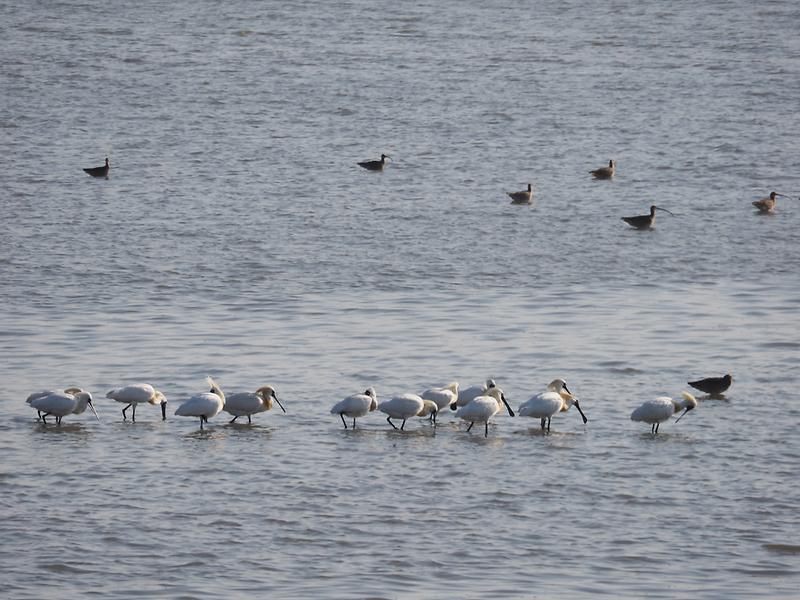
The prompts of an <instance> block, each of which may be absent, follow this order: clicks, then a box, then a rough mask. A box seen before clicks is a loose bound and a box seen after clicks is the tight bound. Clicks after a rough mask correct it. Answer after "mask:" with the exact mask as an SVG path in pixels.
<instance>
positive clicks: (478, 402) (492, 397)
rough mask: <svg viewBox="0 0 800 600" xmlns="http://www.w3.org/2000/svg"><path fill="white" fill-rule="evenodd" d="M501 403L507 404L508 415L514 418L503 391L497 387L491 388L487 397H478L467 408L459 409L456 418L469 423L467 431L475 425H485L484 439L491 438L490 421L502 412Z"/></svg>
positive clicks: (487, 391)
mask: <svg viewBox="0 0 800 600" xmlns="http://www.w3.org/2000/svg"><path fill="white" fill-rule="evenodd" d="M500 402H502V403H503V404H505V407H506V409H507V410H508V414H509V415H510V416H512V417H513V416H514V411H513V410H511V407H510V406H509V405H508V402H507V401H506V397H505V395H504V394H503V390H501V389H500V388H499V387H497V386H495V387H492V388H489V389H488V390H486V394H485V395H483V396H478V397H477V398H475V399H474V400H472V402H470V403H469V404H467V405H466V406H462V407H461V408H460V409H458V412H457V413H456V416H457V417H460V418H461V419H464V420H465V421H469V427H467V431H469V430H471V429H472V426H473V425H475V423H483V424H484V432H483V437H489V419H491V418H492V417H493V416H495V414H497V413H498V412H499V411H500Z"/></svg>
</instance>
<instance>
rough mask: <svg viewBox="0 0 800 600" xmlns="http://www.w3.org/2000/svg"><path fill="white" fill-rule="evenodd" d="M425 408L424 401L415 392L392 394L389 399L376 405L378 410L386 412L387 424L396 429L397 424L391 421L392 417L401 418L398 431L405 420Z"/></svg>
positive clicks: (401, 429) (403, 425)
mask: <svg viewBox="0 0 800 600" xmlns="http://www.w3.org/2000/svg"><path fill="white" fill-rule="evenodd" d="M424 408H425V401H424V400H423V399H422V398H420V397H419V396H417V395H416V394H401V395H399V396H394V397H393V398H392V399H391V400H386V401H385V402H381V403H380V404H379V405H378V410H379V411H381V412H382V413H386V414H387V415H389V416H387V417H386V420H387V421H389V425H391V426H392V427H394V428H395V429H397V425H395V424H394V423H392V419H403V423H402V425H400V431H403V427H405V424H406V420H408V419H410V418H411V417H416V416H417V415H418V414H419V413H420V412H422V410H423V409H424Z"/></svg>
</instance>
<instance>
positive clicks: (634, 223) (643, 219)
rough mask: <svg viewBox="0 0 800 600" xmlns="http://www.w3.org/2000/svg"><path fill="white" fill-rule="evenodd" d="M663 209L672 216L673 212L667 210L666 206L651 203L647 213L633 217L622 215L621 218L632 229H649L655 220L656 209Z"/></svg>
mask: <svg viewBox="0 0 800 600" xmlns="http://www.w3.org/2000/svg"><path fill="white" fill-rule="evenodd" d="M657 210H663V211H664V212H665V213H669V214H671V215H672V216H673V217H674V216H675V213H673V212H670V211H668V210H667V209H666V208H661V207H660V206H656V205H655V204H653V205H652V206H651V207H650V214H649V215H637V216H635V217H622V220H623V221H625V222H626V223H627V224H628V225H630V226H631V227H633V228H634V229H650V228H651V227H652V226H653V224H654V223H655V222H656V211H657Z"/></svg>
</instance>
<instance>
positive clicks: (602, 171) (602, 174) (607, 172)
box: [589, 160, 617, 179]
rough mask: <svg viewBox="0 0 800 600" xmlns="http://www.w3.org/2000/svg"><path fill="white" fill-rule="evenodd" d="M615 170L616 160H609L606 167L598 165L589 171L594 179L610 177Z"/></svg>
mask: <svg viewBox="0 0 800 600" xmlns="http://www.w3.org/2000/svg"><path fill="white" fill-rule="evenodd" d="M616 170H617V161H615V160H609V161H608V166H607V167H600V168H599V169H595V170H594V171H589V173H591V174H592V175H593V176H594V178H595V179H611V178H612V177H614V173H615V172H616Z"/></svg>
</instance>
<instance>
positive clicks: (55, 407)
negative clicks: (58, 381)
mask: <svg viewBox="0 0 800 600" xmlns="http://www.w3.org/2000/svg"><path fill="white" fill-rule="evenodd" d="M26 402H27V403H28V404H30V405H31V406H32V407H33V408H35V409H36V410H37V411H39V417H40V418H41V419H42V422H43V423H45V424H46V423H47V417H49V416H50V415H54V416H55V418H56V424H57V425H61V419H62V418H63V417H65V416H66V415H70V414H74V415H79V414H81V413H82V412H84V411H85V410H86V407H87V406H88V407H89V408H90V409H91V410H92V413H94V416H95V418H96V419H97V421H98V423H99V422H100V417H98V416H97V411H96V410H95V409H94V405H93V404H92V395H91V394H90V393H89V392H85V391H83V390H81V389H80V388H67V389H66V390H64V391H63V392H51V391H47V392H34V393H33V394H31V395H30V396H28V398H27V400H26Z"/></svg>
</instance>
